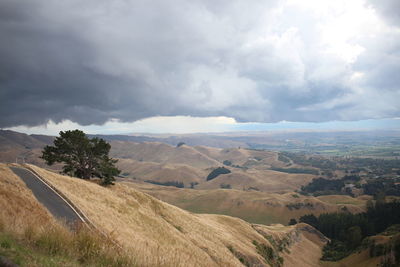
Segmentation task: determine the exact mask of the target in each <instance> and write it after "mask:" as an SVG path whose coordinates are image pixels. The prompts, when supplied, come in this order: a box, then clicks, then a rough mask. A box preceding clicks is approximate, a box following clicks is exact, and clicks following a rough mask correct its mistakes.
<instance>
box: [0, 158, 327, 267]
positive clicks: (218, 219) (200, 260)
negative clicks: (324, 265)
mask: <svg viewBox="0 0 400 267" xmlns="http://www.w3.org/2000/svg"><path fill="white" fill-rule="evenodd" d="M31 168H33V169H34V170H35V171H36V172H37V173H39V174H40V175H41V176H42V177H43V178H45V179H46V180H47V181H49V182H50V183H51V184H53V185H54V186H56V187H57V188H58V190H60V191H61V192H63V193H64V194H65V195H66V196H67V197H68V198H69V199H70V200H71V201H73V203H74V204H75V205H76V206H78V207H79V208H80V209H81V210H82V211H83V212H84V213H86V215H87V216H88V217H89V218H90V219H91V220H92V221H93V222H94V224H96V225H97V226H98V227H99V228H101V229H103V230H104V231H106V232H108V233H109V234H110V235H111V236H112V238H113V239H115V240H116V241H117V242H118V243H119V244H121V245H122V246H123V249H124V251H125V252H124V253H128V254H129V255H131V256H132V257H133V258H134V260H135V262H136V264H137V265H139V266H149V265H151V266H243V264H245V265H248V266H267V264H268V263H270V264H272V265H273V266H280V265H281V263H282V262H283V266H295V265H296V266H298V265H299V264H300V265H301V266H319V258H320V256H321V246H322V245H323V244H324V243H325V242H326V239H325V238H324V237H323V236H322V235H321V234H320V233H318V232H317V231H316V230H315V229H313V228H312V227H310V226H308V225H306V224H299V225H296V226H282V225H272V226H265V225H260V224H250V223H247V222H245V221H243V220H240V219H238V218H234V217H229V216H223V215H211V214H193V213H190V212H187V211H184V210H182V209H180V208H177V207H175V206H172V205H169V204H167V203H165V202H162V201H160V200H157V199H156V198H154V197H151V196H150V195H148V194H145V193H142V192H140V191H137V190H135V189H133V188H131V187H129V186H126V185H125V184H121V183H119V184H116V185H115V186H113V187H110V188H104V187H101V186H99V185H97V184H96V183H93V182H88V181H84V180H80V179H75V178H71V177H68V176H62V175H58V174H55V173H53V172H49V171H47V170H44V169H41V168H39V167H36V166H33V165H32V166H31ZM0 173H1V176H0V177H1V179H0V182H1V187H0V188H1V190H2V192H8V193H6V194H3V193H2V194H0V201H1V203H3V204H4V203H6V204H7V203H13V201H14V200H16V199H18V198H19V194H18V193H17V192H23V194H24V198H22V199H21V198H19V200H18V203H20V206H21V209H18V208H16V207H17V206H16V205H5V206H4V205H3V206H4V207H6V208H5V209H2V210H1V213H0V214H1V220H2V225H3V227H2V229H3V230H2V231H4V229H7V228H9V229H15V227H14V226H15V225H11V224H10V223H11V222H12V221H13V220H15V219H13V218H14V217H15V218H18V219H17V220H18V221H20V222H21V223H20V225H19V226H18V227H19V230H20V233H21V232H22V235H20V238H22V239H23V236H24V234H23V233H24V232H26V230H24V229H25V227H26V224H27V221H28V222H29V219H30V216H32V214H34V215H35V216H36V217H37V218H36V221H37V220H44V221H45V220H47V218H48V216H49V215H48V213H46V211H44V210H43V207H42V206H41V205H40V204H39V203H37V201H36V200H35V198H34V197H33V195H32V194H31V193H30V191H29V190H27V189H26V188H25V187H24V184H23V182H22V181H20V180H19V178H18V177H17V176H15V175H14V174H13V173H12V172H11V171H10V170H9V169H8V168H7V166H6V165H0ZM25 202H28V203H26V204H25ZM28 204H29V205H30V209H31V212H26V207H28V206H26V205H28Z"/></svg>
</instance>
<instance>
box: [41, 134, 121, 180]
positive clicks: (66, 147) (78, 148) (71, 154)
mask: <svg viewBox="0 0 400 267" xmlns="http://www.w3.org/2000/svg"><path fill="white" fill-rule="evenodd" d="M110 149H111V145H110V144H109V143H107V142H106V141H104V140H103V139H101V138H97V137H95V138H88V137H87V136H86V134H85V133H84V132H82V131H80V130H73V131H65V132H63V131H61V132H60V136H59V137H56V138H55V140H54V146H46V147H45V148H44V149H43V151H42V156H41V158H42V159H44V160H45V161H46V163H47V164H48V165H53V164H54V163H64V166H63V173H65V174H68V175H71V176H75V177H78V178H82V179H90V178H92V177H99V178H101V179H102V184H103V185H107V184H113V181H115V179H114V176H116V175H118V174H119V173H120V170H118V168H116V167H115V163H117V160H116V159H113V158H110V157H109V155H108V154H109V152H110Z"/></svg>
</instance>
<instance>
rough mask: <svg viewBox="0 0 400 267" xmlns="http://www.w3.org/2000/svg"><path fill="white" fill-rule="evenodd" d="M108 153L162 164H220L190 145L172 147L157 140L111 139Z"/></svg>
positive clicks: (199, 166) (198, 166)
mask: <svg viewBox="0 0 400 267" xmlns="http://www.w3.org/2000/svg"><path fill="white" fill-rule="evenodd" d="M110 154H111V156H113V157H115V158H129V159H134V160H137V161H143V162H155V163H162V164H165V163H168V164H186V165H190V166H193V167H195V168H209V167H212V166H218V165H220V163H219V162H218V161H216V160H215V159H212V158H210V157H208V156H207V155H204V154H202V153H199V152H198V151H196V150H195V149H194V148H192V147H190V146H186V145H183V146H180V147H174V146H171V145H167V144H164V143H157V142H144V143H134V142H124V141H112V142H111V151H110Z"/></svg>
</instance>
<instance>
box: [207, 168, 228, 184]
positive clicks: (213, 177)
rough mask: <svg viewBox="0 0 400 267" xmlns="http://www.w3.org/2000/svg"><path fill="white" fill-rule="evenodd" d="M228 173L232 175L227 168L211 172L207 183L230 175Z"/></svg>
mask: <svg viewBox="0 0 400 267" xmlns="http://www.w3.org/2000/svg"><path fill="white" fill-rule="evenodd" d="M228 173H231V171H230V170H229V169H227V168H225V167H218V168H216V169H214V170H212V171H211V172H210V174H209V175H208V176H207V181H210V180H212V179H215V178H217V177H218V176H219V175H221V174H228Z"/></svg>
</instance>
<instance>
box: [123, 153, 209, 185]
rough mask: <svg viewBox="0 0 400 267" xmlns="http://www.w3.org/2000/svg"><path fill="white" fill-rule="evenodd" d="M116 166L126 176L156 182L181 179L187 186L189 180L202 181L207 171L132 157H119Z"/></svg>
mask: <svg viewBox="0 0 400 267" xmlns="http://www.w3.org/2000/svg"><path fill="white" fill-rule="evenodd" d="M117 166H118V168H119V169H121V170H123V173H125V174H128V175H127V176H128V177H134V178H136V179H140V180H152V181H158V182H167V181H183V182H184V183H185V185H186V186H189V184H190V182H198V183H200V182H202V181H204V180H205V177H206V176H207V175H208V173H209V171H206V170H203V169H199V168H194V167H191V166H189V165H184V164H160V163H154V162H140V161H136V160H132V159H119V160H118V163H117Z"/></svg>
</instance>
